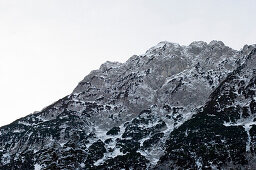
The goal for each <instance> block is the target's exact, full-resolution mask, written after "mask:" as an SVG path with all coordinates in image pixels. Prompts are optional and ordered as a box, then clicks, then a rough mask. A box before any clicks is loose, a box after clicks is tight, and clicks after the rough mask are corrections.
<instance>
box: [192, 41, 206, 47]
mask: <svg viewBox="0 0 256 170" xmlns="http://www.w3.org/2000/svg"><path fill="white" fill-rule="evenodd" d="M189 46H192V47H205V46H207V42H204V41H193V42H192V43H191V44H189Z"/></svg>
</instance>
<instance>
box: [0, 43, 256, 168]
mask: <svg viewBox="0 0 256 170" xmlns="http://www.w3.org/2000/svg"><path fill="white" fill-rule="evenodd" d="M255 65H256V46H255V45H250V46H248V45H246V46H244V48H243V49H242V50H240V51H236V50H233V49H231V48H229V47H227V46H225V45H224V44H223V42H221V41H212V42H210V43H209V44H207V43H205V42H201V41H200V42H193V43H191V44H190V45H189V46H180V45H179V44H175V43H170V42H160V43H159V44H157V45H156V46H154V47H152V48H150V49H149V50H148V51H147V52H146V53H145V54H144V55H140V56H137V55H135V56H132V57H131V58H130V59H129V60H128V61H127V62H125V63H117V62H106V63H104V64H103V65H101V67H100V68H99V70H94V71H92V72H91V73H90V74H89V75H87V76H86V77H85V78H84V79H83V80H82V81H81V82H80V83H79V84H78V86H77V87H76V88H75V89H74V91H73V92H72V94H70V95H68V96H66V97H64V98H62V99H60V100H59V101H57V102H55V103H53V104H52V105H50V106H48V107H46V108H45V109H43V110H42V111H40V112H37V113H33V114H30V115H28V116H26V117H24V118H21V119H18V120H16V121H15V122H13V123H11V124H10V125H7V126H4V127H1V128H0V158H1V159H0V167H1V168H2V169H4V168H5V169H122V168H124V169H170V168H174V169H179V168H180V169H184V168H185V169H189V168H191V169H216V168H217V169H218V168H227V167H233V168H241V167H248V168H251V167H254V166H255V165H254V164H255V163H254V162H255V161H254V154H255V152H254V145H255V143H256V135H255V132H256V121H255V122H254V119H255V118H256V116H255V115H254V113H255V112H256V101H255V100H256V97H255V90H256V86H255V85H256V77H255V75H256V66H255ZM255 120H256V119H255Z"/></svg>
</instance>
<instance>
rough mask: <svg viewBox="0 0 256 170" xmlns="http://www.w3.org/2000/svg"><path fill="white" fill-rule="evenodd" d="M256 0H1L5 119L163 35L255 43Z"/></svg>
mask: <svg viewBox="0 0 256 170" xmlns="http://www.w3.org/2000/svg"><path fill="white" fill-rule="evenodd" d="M255 16H256V1H255V0H0V108H1V111H0V126H2V125H5V124H8V123H11V122H12V121H14V120H16V119H18V118H20V117H23V116H25V115H28V114H30V113H32V112H33V111H39V110H41V109H42V108H43V107H45V106H47V105H49V104H51V103H52V102H54V101H56V100H58V99H60V98H62V97H64V96H65V95H68V94H70V93H71V92H72V90H73V89H74V88H75V86H76V85H77V84H78V82H79V81H80V80H82V79H83V77H84V76H85V75H87V74H88V73H89V72H90V71H91V70H93V69H97V68H98V67H99V66H100V65H101V64H102V63H104V62H105V61H107V60H110V61H120V62H124V61H126V60H127V59H128V58H129V57H130V56H132V55H133V54H143V53H144V52H145V51H146V50H147V49H148V48H150V47H152V46H154V45H156V44H157V43H158V42H160V41H170V42H176V43H180V44H182V45H188V44H190V43H191V42H192V41H195V40H203V41H206V42H209V41H211V40H213V39H215V40H222V41H223V42H224V43H225V44H226V45H228V46H230V47H232V48H235V49H240V48H242V46H243V45H244V44H255V43H256V22H255Z"/></svg>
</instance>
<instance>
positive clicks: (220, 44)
mask: <svg viewBox="0 0 256 170" xmlns="http://www.w3.org/2000/svg"><path fill="white" fill-rule="evenodd" d="M208 45H209V46H218V47H221V46H225V44H224V43H223V42H222V41H217V40H213V41H211V42H210V43H209V44H208Z"/></svg>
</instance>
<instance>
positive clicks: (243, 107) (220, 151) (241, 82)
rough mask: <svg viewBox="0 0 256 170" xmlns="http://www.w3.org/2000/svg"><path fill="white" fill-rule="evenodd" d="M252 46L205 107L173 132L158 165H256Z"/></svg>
mask: <svg viewBox="0 0 256 170" xmlns="http://www.w3.org/2000/svg"><path fill="white" fill-rule="evenodd" d="M246 48H247V47H246ZM250 48H251V50H250V53H249V55H248V56H247V57H246V60H245V62H244V63H243V64H241V65H240V66H239V67H238V68H237V69H235V70H234V71H233V72H232V73H231V74H229V75H228V77H227V78H226V79H225V80H224V81H223V82H221V84H220V86H219V87H218V88H217V89H216V90H215V91H214V92H213V93H212V94H211V97H210V100H209V101H208V102H207V104H206V105H205V107H204V109H203V111H202V112H200V113H198V114H197V115H195V116H194V117H193V118H192V119H190V120H189V121H187V122H185V123H184V124H182V125H181V126H180V127H179V128H178V129H175V130H174V131H173V132H172V133H171V135H170V138H169V139H168V141H167V142H166V148H167V149H166V151H165V155H164V156H163V157H162V158H161V161H159V163H158V165H157V169H168V168H170V167H171V168H175V169H179V168H181V169H217V168H218V169H219V168H221V169H228V168H230V169H232V168H234V169H255V168H256V164H255V160H256V157H255V146H256V145H255V144H256V140H255V139H256V133H255V132H256V101H255V99H256V93H255V92H256V65H255V64H256V48H255V46H254V47H252V46H251V47H250ZM247 50H248V49H247Z"/></svg>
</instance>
